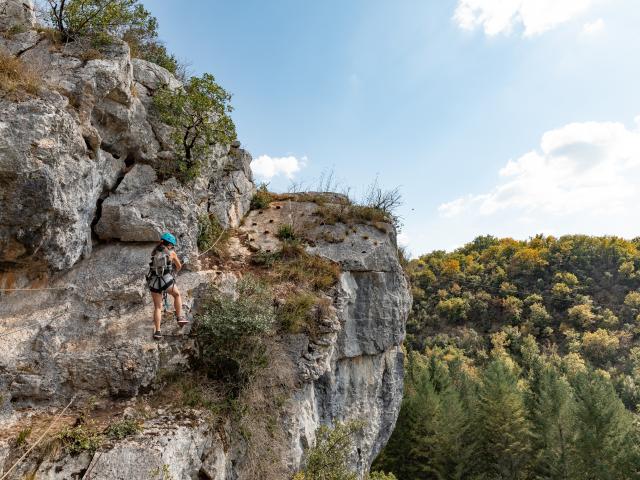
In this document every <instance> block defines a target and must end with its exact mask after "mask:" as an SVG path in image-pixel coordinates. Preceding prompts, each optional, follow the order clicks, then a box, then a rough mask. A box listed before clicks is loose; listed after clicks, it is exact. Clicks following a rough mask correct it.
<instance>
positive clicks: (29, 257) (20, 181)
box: [0, 0, 411, 480]
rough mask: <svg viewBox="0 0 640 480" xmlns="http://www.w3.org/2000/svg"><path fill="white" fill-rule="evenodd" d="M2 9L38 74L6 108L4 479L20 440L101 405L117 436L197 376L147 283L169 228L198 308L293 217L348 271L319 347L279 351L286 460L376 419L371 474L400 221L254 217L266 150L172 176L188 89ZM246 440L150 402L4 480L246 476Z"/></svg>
mask: <svg viewBox="0 0 640 480" xmlns="http://www.w3.org/2000/svg"><path fill="white" fill-rule="evenodd" d="M5 4H6V5H5V6H6V8H4V10H3V11H2V14H1V15H0V31H1V32H0V33H2V32H4V33H3V35H2V36H1V37H0V49H3V50H4V51H6V52H9V53H10V54H11V55H14V56H17V57H19V58H20V59H21V60H22V61H23V62H24V63H25V64H26V65H29V66H31V67H32V68H33V69H34V70H36V71H37V73H38V75H39V76H40V77H41V79H42V87H41V88H40V92H39V94H38V95H37V96H31V97H27V98H23V99H20V101H16V100H15V99H9V98H0V288H2V289H3V290H2V291H0V472H6V471H7V470H8V469H9V468H10V467H11V466H12V465H13V464H14V462H15V461H16V460H18V458H19V457H20V456H21V455H22V453H24V452H25V450H26V447H27V446H28V445H29V440H27V441H26V445H24V444H23V445H21V444H20V442H18V441H17V437H18V436H19V433H20V432H25V431H27V430H28V431H29V432H32V433H31V437H30V438H31V439H33V440H35V438H37V436H39V434H41V433H42V432H44V431H45V429H46V427H47V426H49V425H50V424H51V421H52V420H53V419H54V418H55V416H56V415H57V414H58V412H60V411H61V409H62V407H64V406H65V405H67V404H68V403H69V402H70V401H71V400H72V399H73V403H72V405H71V407H70V409H69V410H68V411H67V412H66V413H65V415H64V416H63V417H62V418H61V419H60V420H59V422H58V424H57V425H56V426H54V428H53V429H52V431H51V433H50V434H49V435H54V434H55V431H56V430H59V429H60V428H62V427H63V426H64V425H71V424H73V422H74V421H76V419H77V418H78V416H79V415H81V414H86V412H87V411H88V408H89V407H88V406H89V405H92V406H93V407H92V408H93V410H92V411H93V412H95V415H96V422H98V423H100V422H102V423H101V424H103V425H108V424H109V422H112V421H113V420H114V419H119V418H128V417H129V416H131V415H133V414H134V413H132V411H133V410H134V409H135V408H134V407H135V405H137V403H136V402H137V400H138V399H140V398H142V397H145V396H148V395H152V394H153V393H154V392H155V391H157V390H158V389H161V388H162V385H163V383H162V381H161V380H159V379H160V378H161V377H162V376H163V375H164V376H166V375H167V374H171V373H172V372H174V373H178V374H179V373H180V372H184V371H187V370H189V368H191V367H190V359H191V358H192V357H193V355H194V354H195V352H194V340H193V338H192V337H190V336H189V332H188V330H187V331H185V332H182V331H179V330H178V328H177V326H175V325H174V324H173V323H171V322H168V323H167V324H166V325H164V326H163V329H164V330H165V333H166V334H167V336H166V337H165V339H164V340H163V341H161V342H155V341H154V340H153V339H152V338H151V331H152V327H151V322H150V314H151V308H150V297H149V295H148V292H147V291H146V289H145V285H144V279H143V277H144V274H145V273H146V269H147V264H148V260H149V252H150V249H151V248H152V246H153V243H151V242H155V241H157V240H158V238H159V234H160V233H161V232H162V231H164V230H171V231H172V232H174V233H175V234H176V236H177V237H178V241H179V246H180V250H181V251H180V255H181V256H182V257H183V258H184V257H186V258H188V269H187V271H186V272H183V273H182V274H181V275H180V276H179V279H178V283H179V285H180V287H181V289H182V291H183V292H184V293H185V303H186V305H187V307H188V308H190V309H191V311H192V312H193V313H197V310H198V308H199V301H200V297H201V295H202V292H203V291H204V290H206V289H207V288H210V287H209V285H214V286H217V287H218V288H219V289H223V290H225V289H226V290H231V291H232V290H233V289H234V285H235V283H236V282H237V279H238V278H240V277H242V276H243V275H244V274H245V272H246V271H247V270H248V269H250V268H251V266H250V258H251V255H252V254H253V253H254V252H256V251H263V252H266V251H275V250H276V249H278V248H279V242H280V241H279V240H278V239H277V238H276V236H275V235H274V234H275V232H277V228H278V226H279V225H283V224H287V225H294V226H297V227H298V228H300V229H303V230H304V231H305V237H306V238H307V239H308V242H307V244H306V245H307V246H306V250H307V252H308V253H309V254H312V255H318V256H321V257H323V258H326V259H329V260H332V261H334V262H336V263H337V264H338V265H339V266H340V269H341V274H340V279H339V283H338V284H337V285H336V286H335V287H333V288H332V290H331V291H330V292H329V298H330V300H331V303H332V305H333V307H332V308H333V309H332V312H333V314H332V315H331V316H330V317H329V318H326V319H324V323H323V325H322V328H321V329H320V333H319V335H316V336H314V337H313V338H311V337H310V336H308V335H305V334H289V335H283V336H282V337H281V338H280V341H281V343H282V344H283V345H285V346H286V350H287V355H288V358H289V361H290V362H291V364H292V365H294V366H295V376H296V379H295V382H294V383H293V384H292V386H291V388H290V389H289V391H288V395H287V396H288V398H287V399H285V400H283V402H284V405H285V407H284V409H283V414H282V415H281V417H280V418H279V420H280V423H281V425H280V428H281V429H282V430H283V431H284V433H285V439H286V445H285V446H284V450H283V451H284V452H285V456H286V459H285V460H286V465H287V468H288V469H289V471H293V470H295V469H296V468H297V467H298V466H299V465H300V463H301V461H302V459H303V451H304V449H305V448H306V447H307V446H308V445H310V444H312V443H313V441H314V434H315V431H316V429H317V427H318V426H319V425H321V424H332V423H334V422H335V421H348V420H352V419H364V420H366V422H365V427H364V428H363V430H362V431H361V433H360V434H359V436H358V438H357V439H356V447H357V448H356V449H355V451H354V454H353V457H352V459H351V461H352V464H353V466H354V468H356V469H357V470H358V471H359V472H360V473H361V474H364V473H365V472H366V471H367V469H368V467H369V465H370V464H371V462H372V460H373V459H374V457H375V455H376V454H377V452H378V451H379V450H380V448H381V447H382V446H383V445H384V444H385V442H386V441H387V439H388V437H389V435H390V433H391V430H392V429H393V425H394V424H395V419H396V417H397V414H398V410H399V405H400V401H401V397H402V378H403V355H402V352H401V349H400V348H401V347H400V346H401V344H402V341H403V338H404V323H405V320H406V316H407V314H408V310H409V306H410V301H411V298H410V295H409V290H408V286H407V282H406V280H405V276H404V274H403V272H402V269H401V268H400V265H399V263H398V259H397V253H396V240H395V231H394V229H393V227H392V226H391V225H389V224H387V223H377V224H376V223H372V222H358V221H353V222H351V223H350V224H348V225H347V224H346V223H341V222H337V223H334V224H326V222H322V221H321V216H320V215H319V214H318V209H319V205H325V206H326V205H333V204H335V205H338V206H339V205H341V202H342V199H340V198H338V197H336V196H332V195H315V196H305V195H297V196H296V195H294V196H291V197H289V198H286V199H285V198H283V199H281V200H279V201H274V202H272V203H271V204H270V205H269V206H268V207H265V208H263V209H260V210H252V211H249V205H250V200H251V198H252V196H253V195H254V193H255V187H254V185H253V181H252V177H251V171H250V168H249V164H250V161H251V157H250V156H249V154H248V153H247V152H246V151H244V150H242V149H241V148H240V146H239V144H237V143H236V144H234V145H231V146H222V145H219V146H216V147H215V149H214V151H213V153H212V154H211V155H210V156H209V157H208V158H206V159H205V161H204V162H203V165H202V168H201V170H200V173H199V175H198V177H197V178H195V179H194V180H193V181H191V182H190V183H188V184H184V183H181V182H180V181H178V180H176V179H175V178H173V177H168V178H167V175H166V174H160V173H158V172H162V171H163V170H162V165H163V164H164V162H170V161H171V159H172V158H173V157H174V152H173V151H172V144H171V141H170V140H169V136H168V135H169V130H168V127H167V126H166V125H163V124H162V123H161V122H160V121H159V120H158V119H157V118H155V117H154V115H153V112H152V108H151V102H152V96H153V94H154V91H155V90H156V89H157V88H159V86H161V85H169V86H171V87H174V88H175V87H178V86H179V85H180V82H179V81H178V80H177V79H176V78H174V77H173V76H172V75H171V74H170V73H169V72H168V71H166V70H164V69H163V68H161V67H159V66H157V65H155V64H152V63H149V62H146V61H143V60H139V59H132V58H131V57H130V54H129V48H128V46H127V44H126V43H124V42H119V41H114V42H113V43H112V44H111V45H109V46H108V47H104V48H102V49H101V51H100V55H94V56H96V57H98V58H92V57H88V56H87V55H86V46H83V45H81V44H79V43H78V42H74V43H70V44H67V45H64V46H60V45H55V44H54V43H52V42H51V40H50V39H49V38H48V37H47V35H45V34H41V33H38V31H36V29H35V28H34V19H33V12H32V9H31V2H30V1H26V0H23V1H19V0H5ZM16 25H19V26H20V27H21V28H19V29H16V28H14V27H15V26H16ZM10 31H11V33H10V34H9V33H8V32H10ZM16 32H17V33H16ZM207 215H212V216H214V217H215V218H216V219H217V220H218V222H219V223H220V225H222V226H223V227H224V228H226V229H227V231H228V232H229V235H228V237H229V238H228V239H227V240H226V241H227V242H228V245H229V247H228V248H229V252H230V253H229V258H227V259H226V260H225V261H221V260H220V259H216V258H211V257H209V256H207V255H205V256H202V255H201V253H200V252H199V251H198V247H197V239H198V234H199V228H200V223H201V222H200V219H201V218H202V217H203V216H207ZM96 405H97V406H96ZM83 412H84V413H83ZM235 427H236V426H235V425H234V422H233V419H227V420H226V421H224V422H223V423H222V424H221V423H220V422H218V423H216V422H212V421H211V420H210V418H209V416H208V415H205V414H204V413H203V412H201V411H199V410H197V409H193V408H186V407H185V406H184V405H170V404H166V405H162V406H153V407H149V406H147V408H146V410H145V412H144V423H143V428H142V430H141V431H139V432H137V433H136V434H135V435H132V436H128V437H126V438H124V439H112V440H110V441H109V442H106V443H103V444H102V445H101V446H100V447H99V448H98V449H97V450H96V451H93V450H91V451H84V452H81V453H79V454H77V455H71V454H69V453H68V452H65V451H53V452H42V451H41V450H40V449H39V450H37V451H34V452H32V453H31V454H30V455H28V456H27V457H26V458H25V459H24V460H23V461H21V462H20V463H19V464H18V466H17V468H16V469H15V470H13V471H12V472H11V473H10V474H9V476H8V477H7V478H23V477H26V476H27V475H32V474H35V477H30V478H38V479H45V478H50V479H78V478H91V479H120V478H121V479H143V478H144V479H146V478H174V479H188V478H194V479H195V478H211V479H220V480H222V479H236V478H251V477H250V476H247V475H248V474H247V473H246V472H247V470H246V467H245V463H246V462H245V461H244V457H245V456H246V455H247V447H246V444H245V443H246V442H244V441H243V439H242V436H241V435H238V434H237V433H238V432H236V431H235V430H234V428H235ZM33 440H31V441H33ZM0 475H1V474H0Z"/></svg>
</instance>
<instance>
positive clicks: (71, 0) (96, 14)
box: [47, 0, 158, 41]
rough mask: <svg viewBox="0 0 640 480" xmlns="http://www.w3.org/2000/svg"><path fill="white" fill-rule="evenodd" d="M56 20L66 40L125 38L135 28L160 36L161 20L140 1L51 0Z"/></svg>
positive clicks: (55, 22) (54, 19)
mask: <svg viewBox="0 0 640 480" xmlns="http://www.w3.org/2000/svg"><path fill="white" fill-rule="evenodd" d="M47 2H48V4H49V7H50V10H49V15H50V17H51V21H52V23H53V24H54V25H55V27H56V28H57V30H58V31H59V32H60V34H61V35H62V38H63V40H64V41H67V40H74V39H75V38H77V37H79V36H84V35H112V36H118V37H122V36H123V35H124V34H125V32H127V31H129V30H131V29H135V30H136V31H138V32H140V34H141V35H144V36H147V37H149V38H150V37H153V36H155V35H156V32H157V28H158V21H157V20H156V19H155V17H153V16H151V14H150V13H149V12H148V11H147V10H145V8H144V7H143V6H142V5H140V4H139V3H138V0H47Z"/></svg>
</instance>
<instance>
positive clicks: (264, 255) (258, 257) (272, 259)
mask: <svg viewBox="0 0 640 480" xmlns="http://www.w3.org/2000/svg"><path fill="white" fill-rule="evenodd" d="M279 260H280V254H279V253H274V252H265V251H264V250H260V251H258V252H256V253H254V254H253V255H252V256H251V259H250V261H251V264H253V265H255V266H257V267H265V268H271V267H273V266H274V265H275V263H276V262H277V261H279Z"/></svg>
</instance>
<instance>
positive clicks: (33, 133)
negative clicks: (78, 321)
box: [0, 4, 254, 271]
mask: <svg viewBox="0 0 640 480" xmlns="http://www.w3.org/2000/svg"><path fill="white" fill-rule="evenodd" d="M11 5H13V4H11ZM31 33H34V32H33V31H31ZM15 41H18V40H15ZM3 42H4V47H5V48H6V49H8V50H9V51H12V48H11V46H12V42H13V40H12V39H4V40H3ZM88 48H89V46H88V45H86V44H83V43H82V42H81V41H78V42H73V43H70V44H67V45H64V46H58V45H55V44H52V43H51V42H50V41H49V40H48V39H47V38H45V37H42V38H40V39H38V41H37V42H36V44H35V45H34V46H33V47H31V48H29V49H28V51H26V52H24V53H22V54H21V56H20V58H21V59H22V60H23V61H24V62H25V63H27V64H28V65H30V66H31V67H32V68H33V69H34V70H37V71H39V72H40V75H41V76H42V79H43V82H44V83H45V85H46V87H45V88H44V89H43V93H42V94H41V95H40V97H39V98H33V99H30V100H28V101H25V102H21V103H14V102H11V101H9V100H0V111H2V112H3V115H2V118H1V119H0V133H1V139H0V192H1V193H0V195H1V196H0V200H1V203H0V212H1V213H0V239H1V240H0V262H6V263H9V264H10V265H14V266H17V265H20V264H29V265H34V264H36V263H40V264H41V266H42V267H44V268H46V269H52V270H56V271H61V270H64V269H67V268H69V267H71V266H72V265H74V264H75V263H76V262H77V261H78V260H79V259H80V258H81V257H82V256H86V255H88V254H90V253H91V250H92V248H93V239H92V233H93V232H92V228H91V227H92V225H96V226H97V231H96V233H97V234H98V236H99V237H100V238H101V239H103V240H106V239H116V240H121V241H156V240H158V238H159V235H160V233H161V232H162V231H163V230H165V229H172V230H176V231H178V233H179V237H181V239H182V240H183V241H184V244H183V247H184V251H185V254H192V253H194V252H195V246H196V237H197V233H198V222H197V218H198V215H199V214H202V213H213V214H215V215H216V216H218V218H219V221H220V223H221V224H222V225H224V226H225V227H234V226H237V225H238V224H239V221H240V219H241V218H242V216H243V214H244V212H246V210H247V209H248V206H249V202H250V199H251V196H252V195H253V192H254V186H253V183H252V179H251V170H250V168H249V163H250V157H249V156H248V154H247V153H246V152H244V151H243V150H241V149H240V148H238V147H237V146H236V147H230V146H226V147H224V146H218V147H216V148H215V149H214V151H213V153H212V155H210V156H209V157H208V158H206V159H205V160H204V162H203V165H202V168H201V175H200V176H199V177H198V178H197V179H196V180H195V181H194V182H193V183H192V184H190V185H182V184H180V183H179V182H177V181H176V180H175V179H169V180H167V181H165V182H163V183H158V182H157V181H156V179H155V178H154V179H149V181H148V182H147V183H146V184H144V185H138V186H139V187H140V191H139V192H137V191H132V189H131V186H132V185H133V184H134V183H135V182H140V181H141V179H140V178H137V179H134V178H131V179H130V181H128V184H129V187H128V188H129V191H128V192H125V191H124V189H122V190H120V191H118V190H117V189H116V187H118V185H119V183H120V181H122V180H123V178H124V177H125V176H127V175H129V176H131V177H137V176H138V174H139V172H140V171H141V170H140V169H139V168H138V169H134V170H133V171H132V172H131V174H130V173H129V169H130V168H131V167H132V166H133V165H140V166H142V165H149V166H151V167H154V168H160V170H162V168H161V167H162V166H163V165H164V164H167V163H170V162H172V161H174V160H173V159H174V158H175V154H174V153H173V151H172V150H171V149H172V143H171V141H170V139H169V129H168V127H167V126H166V125H162V124H161V123H160V122H159V120H157V119H156V118H155V117H154V115H153V111H152V110H153V108H152V95H153V92H154V91H155V90H156V89H157V88H158V87H159V86H160V85H169V86H170V87H173V88H176V87H178V86H179V85H180V82H179V81H178V80H177V79H176V78H174V77H173V76H172V75H171V74H170V73H169V72H168V71H166V70H165V69H163V68H162V67H159V66H157V65H154V64H151V63H149V62H145V61H144V60H131V58H130V55H129V47H128V45H127V44H126V43H124V42H121V41H118V40H114V41H113V43H112V44H110V45H108V46H106V47H104V48H102V49H101V50H100V52H95V53H93V55H94V56H95V57H96V58H93V57H89V58H87V49H88ZM114 190H116V191H115V192H114ZM111 197H112V198H111ZM16 200H17V201H16ZM102 207H104V208H105V211H106V213H107V216H106V217H105V219H104V220H102V221H101V215H102ZM187 212H188V216H186V217H185V216H184V215H185V214H186V213H187ZM114 219H115V222H114ZM120 221H121V222H122V223H119V222H120ZM123 232H126V233H123Z"/></svg>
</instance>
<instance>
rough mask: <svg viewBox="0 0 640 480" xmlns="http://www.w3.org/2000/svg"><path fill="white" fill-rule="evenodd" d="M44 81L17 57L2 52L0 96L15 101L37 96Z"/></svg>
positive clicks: (0, 55) (0, 58)
mask: <svg viewBox="0 0 640 480" xmlns="http://www.w3.org/2000/svg"><path fill="white" fill-rule="evenodd" d="M41 83H42V81H41V79H40V77H39V76H38V75H37V74H36V73H35V72H34V71H33V70H32V69H30V68H29V67H27V65H25V64H24V62H22V60H20V59H19V58H17V57H14V56H13V55H10V54H8V53H6V52H2V51H0V95H1V96H2V97H4V98H8V99H9V100H13V101H20V100H24V99H25V98H26V97H29V96H36V95H38V92H39V90H40V85H41Z"/></svg>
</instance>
